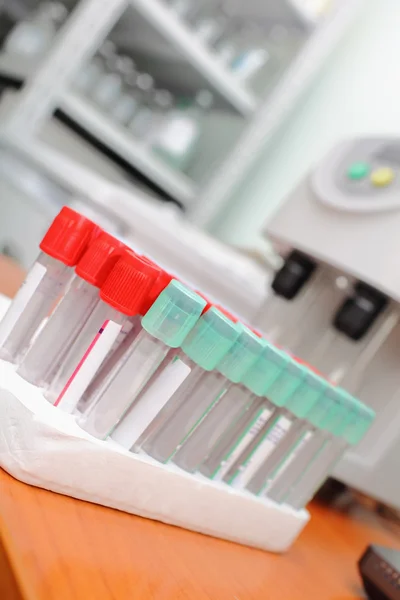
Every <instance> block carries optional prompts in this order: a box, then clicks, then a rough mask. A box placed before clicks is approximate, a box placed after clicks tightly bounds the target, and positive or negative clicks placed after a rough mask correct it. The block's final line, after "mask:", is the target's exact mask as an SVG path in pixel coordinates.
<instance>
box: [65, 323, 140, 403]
mask: <svg viewBox="0 0 400 600" xmlns="http://www.w3.org/2000/svg"><path fill="white" fill-rule="evenodd" d="M140 321H141V317H140V315H135V316H134V317H131V318H130V319H128V320H127V321H126V322H125V323H124V325H123V327H122V329H121V332H120V334H119V336H118V338H117V340H116V342H115V344H114V347H113V348H112V349H111V351H110V353H109V354H108V356H107V357H106V359H105V360H104V362H103V364H102V365H101V367H100V368H99V370H98V371H97V373H96V375H95V377H94V378H93V380H92V381H91V383H90V384H89V385H88V387H87V389H86V391H85V393H84V394H83V396H82V398H81V399H80V401H79V404H78V406H77V412H78V413H82V414H83V413H86V412H87V411H88V410H90V408H91V406H92V405H93V404H94V403H95V402H96V400H97V398H99V396H100V395H101V393H102V392H103V390H105V389H106V387H107V386H108V385H109V384H110V382H111V381H112V379H113V378H114V377H115V375H116V373H118V370H119V368H120V366H121V364H122V362H121V361H123V359H124V356H125V354H126V353H127V352H129V349H130V347H131V345H132V344H133V342H134V340H135V339H136V337H137V336H138V335H139V333H140V332H141V330H142V327H141V324H140Z"/></svg>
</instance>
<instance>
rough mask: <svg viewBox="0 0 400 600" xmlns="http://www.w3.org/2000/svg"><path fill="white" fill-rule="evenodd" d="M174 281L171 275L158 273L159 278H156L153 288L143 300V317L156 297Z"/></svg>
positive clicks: (164, 272)
mask: <svg viewBox="0 0 400 600" xmlns="http://www.w3.org/2000/svg"><path fill="white" fill-rule="evenodd" d="M172 279H174V278H173V277H172V275H170V274H169V273H167V272H166V271H162V270H161V271H160V274H159V276H158V277H157V279H156V281H155V283H154V285H153V287H152V288H151V290H150V291H149V293H148V294H147V298H145V300H144V303H143V306H142V310H141V314H142V315H145V314H146V313H147V311H148V310H150V308H151V307H152V306H153V304H154V302H155V301H156V300H157V298H158V296H159V295H160V294H161V292H163V291H164V290H165V288H166V287H167V285H168V284H169V283H170V282H171V281H172Z"/></svg>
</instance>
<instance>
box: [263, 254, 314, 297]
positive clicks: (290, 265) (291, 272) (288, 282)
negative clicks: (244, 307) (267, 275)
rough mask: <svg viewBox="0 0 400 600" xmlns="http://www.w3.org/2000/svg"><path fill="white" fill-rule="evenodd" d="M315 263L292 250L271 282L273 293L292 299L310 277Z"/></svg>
mask: <svg viewBox="0 0 400 600" xmlns="http://www.w3.org/2000/svg"><path fill="white" fill-rule="evenodd" d="M316 267H317V265H316V263H315V262H314V261H313V260H311V259H310V258H308V256H306V255H305V254H303V253H302V252H299V251H298V250H293V251H292V252H291V253H290V254H289V256H288V257H287V259H286V260H285V264H284V265H283V267H282V268H281V269H280V270H279V271H278V272H277V274H276V275H275V278H274V280H273V282H272V289H273V290H274V292H275V294H277V295H278V296H282V297H283V298H286V300H292V299H293V298H294V297H295V296H297V294H298V293H299V291H300V290H301V289H302V287H303V286H304V284H305V283H306V282H307V281H308V280H309V279H310V277H311V275H312V274H313V273H314V271H315V269H316Z"/></svg>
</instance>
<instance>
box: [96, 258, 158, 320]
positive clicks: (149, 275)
mask: <svg viewBox="0 0 400 600" xmlns="http://www.w3.org/2000/svg"><path fill="white" fill-rule="evenodd" d="M159 274H160V270H159V269H158V268H157V267H156V266H154V265H151V264H150V263H149V262H147V261H145V260H143V259H142V258H140V257H139V256H136V255H134V254H132V253H130V252H124V253H123V255H122V256H121V258H120V259H119V260H118V262H117V263H116V265H115V267H114V268H113V269H112V271H111V273H110V274H109V276H108V277H107V279H106V281H105V283H104V285H103V286H102V287H101V289H100V298H101V299H102V300H104V302H107V304H109V305H110V306H112V307H113V308H116V309H117V310H119V311H120V312H122V313H123V314H125V315H128V316H133V315H137V314H140V313H141V308H142V306H143V302H144V301H145V300H146V298H147V296H148V294H149V292H150V290H151V288H152V287H153V285H154V284H155V282H156V280H157V277H158V276H159Z"/></svg>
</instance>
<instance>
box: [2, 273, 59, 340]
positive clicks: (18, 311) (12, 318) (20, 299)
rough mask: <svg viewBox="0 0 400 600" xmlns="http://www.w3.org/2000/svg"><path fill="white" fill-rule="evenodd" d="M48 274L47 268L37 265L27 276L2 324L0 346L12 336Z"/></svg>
mask: <svg viewBox="0 0 400 600" xmlns="http://www.w3.org/2000/svg"><path fill="white" fill-rule="evenodd" d="M46 273H47V269H46V267H44V266H43V265H41V264H40V263H35V264H34V265H33V267H32V268H31V270H30V271H29V273H28V274H27V276H26V279H25V281H24V283H23V284H22V286H21V287H20V289H19V291H18V293H17V295H16V296H15V298H14V300H13V302H12V304H11V306H10V308H9V309H8V311H7V312H6V314H5V315H4V318H3V320H2V321H1V323H0V345H1V344H3V343H4V342H5V341H6V339H7V338H8V336H9V335H10V333H11V331H12V330H13V328H14V325H15V324H16V323H17V321H18V319H19V318H20V316H21V315H22V313H23V312H24V310H25V308H26V306H27V305H28V303H29V300H30V299H31V298H32V296H33V295H34V293H35V292H36V290H37V288H38V286H39V283H40V282H41V281H42V279H43V277H44V276H45V275H46Z"/></svg>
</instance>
